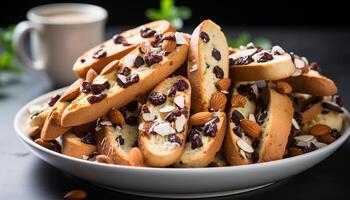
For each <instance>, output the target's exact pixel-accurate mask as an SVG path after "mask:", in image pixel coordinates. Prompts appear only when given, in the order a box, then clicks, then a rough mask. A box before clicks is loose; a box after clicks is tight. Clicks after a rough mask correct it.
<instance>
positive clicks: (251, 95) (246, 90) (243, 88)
mask: <svg viewBox="0 0 350 200" xmlns="http://www.w3.org/2000/svg"><path fill="white" fill-rule="evenodd" d="M237 92H238V93H239V94H241V95H243V96H247V97H248V99H249V100H250V101H255V100H256V94H255V92H254V90H253V88H252V87H251V86H250V85H249V84H248V85H240V86H239V87H238V88H237Z"/></svg>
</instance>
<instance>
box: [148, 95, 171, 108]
mask: <svg viewBox="0 0 350 200" xmlns="http://www.w3.org/2000/svg"><path fill="white" fill-rule="evenodd" d="M148 100H149V101H150V102H151V103H152V104H153V105H155V106H159V105H162V104H163V103H165V101H166V100H167V98H166V96H165V95H164V94H162V93H159V92H151V94H149V95H148Z"/></svg>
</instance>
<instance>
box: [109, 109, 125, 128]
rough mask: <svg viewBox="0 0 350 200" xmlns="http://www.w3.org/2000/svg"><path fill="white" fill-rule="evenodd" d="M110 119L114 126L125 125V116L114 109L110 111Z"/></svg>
mask: <svg viewBox="0 0 350 200" xmlns="http://www.w3.org/2000/svg"><path fill="white" fill-rule="evenodd" d="M109 119H110V120H111V122H112V123H113V124H118V125H120V126H123V125H124V124H125V119H124V115H123V114H122V113H121V112H120V111H119V110H118V109H116V108H112V109H111V110H110V111H109Z"/></svg>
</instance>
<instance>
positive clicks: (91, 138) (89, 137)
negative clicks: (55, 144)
mask: <svg viewBox="0 0 350 200" xmlns="http://www.w3.org/2000/svg"><path fill="white" fill-rule="evenodd" d="M80 141H81V142H82V143H85V144H92V145H95V144H96V140H95V134H94V133H92V132H89V133H88V134H86V135H85V136H84V137H82V138H81V139H80Z"/></svg>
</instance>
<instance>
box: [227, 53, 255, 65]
mask: <svg viewBox="0 0 350 200" xmlns="http://www.w3.org/2000/svg"><path fill="white" fill-rule="evenodd" d="M252 62H254V59H253V58H252V56H249V55H248V56H243V57H239V58H237V59H232V60H231V61H230V65H248V64H249V63H252Z"/></svg>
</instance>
